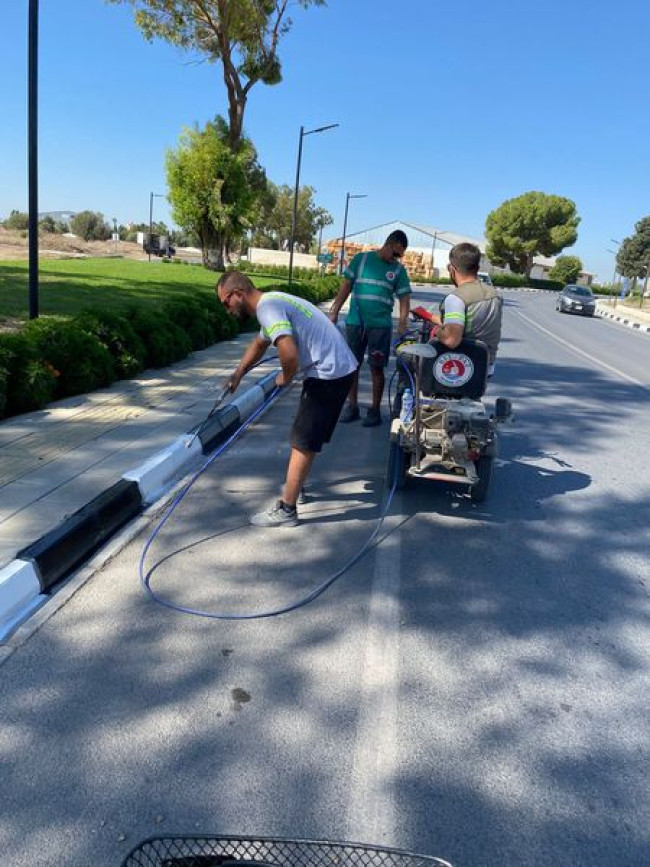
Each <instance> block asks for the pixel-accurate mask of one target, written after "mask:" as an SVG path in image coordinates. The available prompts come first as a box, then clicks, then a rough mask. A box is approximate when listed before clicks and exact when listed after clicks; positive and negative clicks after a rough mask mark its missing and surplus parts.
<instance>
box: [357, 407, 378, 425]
mask: <svg viewBox="0 0 650 867" xmlns="http://www.w3.org/2000/svg"><path fill="white" fill-rule="evenodd" d="M361 424H362V425H363V427H377V425H378V424H381V413H380V412H379V410H378V409H376V408H375V407H374V406H371V407H370V408H369V409H368V412H367V413H366V417H365V418H364V420H363V421H362V422H361Z"/></svg>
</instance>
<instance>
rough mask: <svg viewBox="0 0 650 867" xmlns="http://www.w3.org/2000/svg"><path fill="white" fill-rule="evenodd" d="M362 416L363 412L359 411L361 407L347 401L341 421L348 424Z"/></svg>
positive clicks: (340, 417)
mask: <svg viewBox="0 0 650 867" xmlns="http://www.w3.org/2000/svg"><path fill="white" fill-rule="evenodd" d="M360 418H361V413H360V412H359V407H358V406H357V405H356V404H355V405H354V406H352V404H351V403H346V404H345V406H344V407H343V411H342V412H341V415H340V416H339V421H340V422H341V424H347V423H348V422H350V421H359V419H360Z"/></svg>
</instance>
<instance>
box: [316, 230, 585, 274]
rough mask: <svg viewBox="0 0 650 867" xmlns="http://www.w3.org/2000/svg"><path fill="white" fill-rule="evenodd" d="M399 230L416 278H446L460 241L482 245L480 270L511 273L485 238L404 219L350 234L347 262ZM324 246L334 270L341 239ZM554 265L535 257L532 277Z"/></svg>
mask: <svg viewBox="0 0 650 867" xmlns="http://www.w3.org/2000/svg"><path fill="white" fill-rule="evenodd" d="M396 229H401V230H402V231H403V232H405V233H406V235H407V237H408V239H409V246H408V250H407V251H406V255H405V256H404V259H403V260H402V261H403V262H404V265H405V267H406V269H407V271H408V272H409V275H410V276H411V277H412V278H414V279H416V280H417V278H418V277H423V278H425V279H431V278H434V279H435V278H438V277H447V276H448V275H447V264H448V263H449V251H450V250H451V248H452V247H453V246H454V245H456V244H460V243H461V242H469V243H470V244H476V246H477V247H478V248H479V250H480V251H481V253H482V254H483V255H482V256H481V267H480V270H481V271H487V272H488V273H489V274H509V273H511V272H510V269H509V268H499V267H497V266H496V265H493V264H492V263H491V262H490V260H489V259H488V258H487V256H486V255H485V247H486V241H485V238H471V237H470V236H469V235H461V234H458V233H457V232H449V231H447V230H446V229H437V228H435V227H434V226H420V225H417V224H416V223H407V222H405V221H403V220H394V221H393V222H391V223H382V224H380V225H379V226H372V227H371V228H369V229H364V230H362V231H361V232H353V233H352V234H350V235H347V236H346V238H345V256H344V260H345V264H347V263H348V262H349V261H350V260H351V259H352V257H353V256H354V255H356V254H357V253H361V252H364V251H365V250H376V249H377V248H379V247H381V245H382V244H383V243H384V241H385V240H386V237H387V236H388V235H389V234H390V233H391V232H394V231H395V230H396ZM325 246H326V249H327V250H328V252H329V253H331V254H332V255H333V256H334V261H333V263H332V264H331V265H330V268H329V270H330V271H335V270H337V269H338V265H339V262H340V256H341V238H340V237H339V238H331V239H330V240H329V241H327V242H326V245H325ZM554 264H555V259H554V258H548V257H546V256H536V257H535V259H534V265H533V269H532V271H531V275H530V276H531V277H532V278H536V279H542V280H546V279H548V272H549V271H550V270H551V268H552V267H553V265H554ZM593 277H594V275H593V274H591V273H589V272H588V271H583V272H582V273H581V274H580V276H579V278H578V283H581V284H583V285H585V286H589V285H591V282H592V280H593Z"/></svg>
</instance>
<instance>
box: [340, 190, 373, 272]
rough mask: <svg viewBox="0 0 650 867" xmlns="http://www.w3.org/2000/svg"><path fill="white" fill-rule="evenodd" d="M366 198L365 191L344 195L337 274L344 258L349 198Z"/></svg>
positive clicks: (341, 270)
mask: <svg viewBox="0 0 650 867" xmlns="http://www.w3.org/2000/svg"><path fill="white" fill-rule="evenodd" d="M366 198H368V197H367V196H366V194H365V193H361V194H360V195H352V194H351V193H346V196H345V217H344V218H343V237H342V238H341V261H340V262H339V274H342V273H343V260H344V259H345V236H346V235H347V231H348V208H349V206H350V199H366Z"/></svg>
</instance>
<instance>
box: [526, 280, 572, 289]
mask: <svg viewBox="0 0 650 867" xmlns="http://www.w3.org/2000/svg"><path fill="white" fill-rule="evenodd" d="M524 285H528V286H532V287H533V289H546V290H548V291H549V292H561V291H562V289H564V283H559V282H558V281H557V280H535V279H532V280H529V281H528V283H527V284H524Z"/></svg>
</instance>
